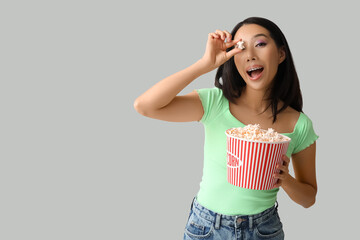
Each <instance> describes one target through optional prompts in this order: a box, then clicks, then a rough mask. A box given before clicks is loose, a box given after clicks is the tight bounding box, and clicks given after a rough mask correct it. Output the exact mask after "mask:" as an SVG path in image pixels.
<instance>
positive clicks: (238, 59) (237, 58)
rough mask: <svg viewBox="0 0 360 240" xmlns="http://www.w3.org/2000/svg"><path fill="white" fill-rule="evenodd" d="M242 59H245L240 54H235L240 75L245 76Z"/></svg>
mask: <svg viewBox="0 0 360 240" xmlns="http://www.w3.org/2000/svg"><path fill="white" fill-rule="evenodd" d="M242 61H243V59H242V58H241V56H240V54H238V55H235V56H234V62H235V66H236V69H237V70H238V72H239V73H240V75H242V76H243V74H244V73H243V72H242V68H243V64H242Z"/></svg>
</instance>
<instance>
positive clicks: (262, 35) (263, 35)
mask: <svg viewBox="0 0 360 240" xmlns="http://www.w3.org/2000/svg"><path fill="white" fill-rule="evenodd" d="M257 37H266V38H269V37H268V36H266V35H265V34H264V33H258V34H256V35H255V36H253V37H252V39H254V38H257Z"/></svg>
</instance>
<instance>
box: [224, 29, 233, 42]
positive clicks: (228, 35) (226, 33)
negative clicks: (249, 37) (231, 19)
mask: <svg viewBox="0 0 360 240" xmlns="http://www.w3.org/2000/svg"><path fill="white" fill-rule="evenodd" d="M224 33H225V35H226V39H227V42H231V39H232V36H231V33H229V32H228V31H226V30H225V31H224Z"/></svg>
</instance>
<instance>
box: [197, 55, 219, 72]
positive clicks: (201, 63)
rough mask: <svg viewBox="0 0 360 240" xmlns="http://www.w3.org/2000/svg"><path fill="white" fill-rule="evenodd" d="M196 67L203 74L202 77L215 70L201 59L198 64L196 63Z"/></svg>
mask: <svg viewBox="0 0 360 240" xmlns="http://www.w3.org/2000/svg"><path fill="white" fill-rule="evenodd" d="M194 65H195V66H196V68H197V69H198V71H199V72H201V75H202V74H205V73H208V72H211V71H212V70H214V69H212V68H210V67H209V66H208V64H207V63H206V62H205V61H204V59H202V58H201V59H199V60H198V61H197V62H195V63H194Z"/></svg>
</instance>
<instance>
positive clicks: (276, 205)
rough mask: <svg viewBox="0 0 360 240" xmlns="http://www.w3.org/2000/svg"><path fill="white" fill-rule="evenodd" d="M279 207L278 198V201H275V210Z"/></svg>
mask: <svg viewBox="0 0 360 240" xmlns="http://www.w3.org/2000/svg"><path fill="white" fill-rule="evenodd" d="M278 207H279V203H278V201H277V200H276V202H275V210H277V209H278Z"/></svg>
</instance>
